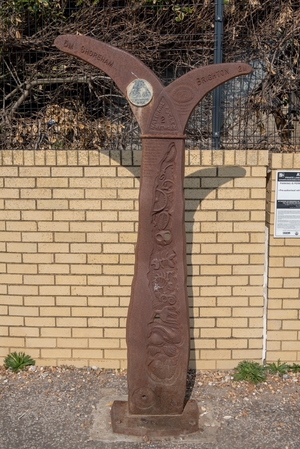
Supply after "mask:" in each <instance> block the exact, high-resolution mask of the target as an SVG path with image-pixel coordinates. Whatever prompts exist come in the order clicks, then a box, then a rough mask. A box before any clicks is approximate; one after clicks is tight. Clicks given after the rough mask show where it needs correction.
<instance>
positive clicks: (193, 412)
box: [111, 399, 199, 438]
mask: <svg viewBox="0 0 300 449" xmlns="http://www.w3.org/2000/svg"><path fill="white" fill-rule="evenodd" d="M111 423H112V428H113V432H115V433H122V434H125V435H135V436H142V437H143V436H146V435H147V436H148V437H152V438H153V437H155V438H159V437H169V436H179V435H186V434H189V433H193V432H197V431H198V430H199V409H198V405H197V402H196V401H195V400H193V399H192V400H190V401H188V402H187V403H186V406H185V408H184V410H183V412H182V414H180V415H133V414H130V413H129V411H128V403H127V402H126V401H115V402H114V403H113V405H112V409H111Z"/></svg>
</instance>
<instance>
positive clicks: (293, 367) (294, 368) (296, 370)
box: [288, 363, 300, 373]
mask: <svg viewBox="0 0 300 449" xmlns="http://www.w3.org/2000/svg"><path fill="white" fill-rule="evenodd" d="M288 367H289V371H291V372H292V373H300V365H299V364H298V363H293V365H288Z"/></svg>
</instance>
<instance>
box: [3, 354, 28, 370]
mask: <svg viewBox="0 0 300 449" xmlns="http://www.w3.org/2000/svg"><path fill="white" fill-rule="evenodd" d="M31 365H35V361H34V360H33V359H32V358H31V357H30V355H25V353H24V352H19V353H17V352H12V353H10V354H8V356H7V357H5V359H4V366H5V368H6V369H9V368H10V369H11V370H12V371H14V372H15V373H16V372H18V371H19V370H23V369H25V367H26V366H31Z"/></svg>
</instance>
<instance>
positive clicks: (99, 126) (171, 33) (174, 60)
mask: <svg viewBox="0 0 300 449" xmlns="http://www.w3.org/2000/svg"><path fill="white" fill-rule="evenodd" d="M216 2H217V4H218V3H219V0H216ZM222 2H223V5H222V6H223V14H222V33H219V36H220V37H219V38H218V39H221V40H222V42H221V44H220V42H219V44H220V45H221V47H222V58H223V62H235V61H238V60H243V61H245V62H248V63H250V64H251V65H252V67H253V69H254V71H253V73H252V74H251V75H249V76H247V77H242V78H237V79H235V80H233V81H231V82H228V83H227V84H226V85H224V86H223V88H222V89H221V93H220V106H216V103H215V102H214V100H213V95H212V94H209V95H208V96H207V97H206V98H205V99H204V100H203V101H202V102H201V104H200V105H199V106H198V107H197V108H196V110H195V111H194V113H193V115H192V116H191V118H190V120H189V123H188V126H187V133H186V134H187V140H186V145H187V148H200V149H209V148H211V147H212V145H213V143H214V142H213V111H214V113H216V107H217V109H218V111H217V112H220V114H219V119H220V120H219V121H220V135H219V141H218V145H217V146H220V147H221V148H228V149H230V148H247V149H249V148H265V149H268V150H270V151H295V150H296V151H297V150H298V147H299V146H300V127H299V121H298V120H299V119H298V117H299V113H300V103H299V95H300V94H299V87H298V86H299V83H300V70H299V49H300V0H297V1H292V0H264V1H263V0H222ZM215 7H216V4H215V2H213V1H210V0H200V1H197V0H194V1H184V0H181V1H179V0H178V1H177V0H108V1H104V0H96V1H91V0H26V1H25V0H17V1H15V0H2V2H1V3H0V42H1V47H0V48H1V53H0V99H1V106H2V107H1V113H0V147H1V148H9V147H13V148H19V149H35V150H39V149H48V148H57V149H60V148H63V149H66V148H89V149H92V148H94V149H98V150H101V149H102V148H105V149H115V148H121V149H124V150H126V149H139V148H140V144H139V138H138V136H139V129H138V125H137V123H136V122H135V120H134V118H133V115H132V113H131V111H130V108H129V106H128V104H127V103H126V100H125V99H124V98H123V96H122V95H121V94H120V92H119V91H118V89H117V88H116V87H115V85H114V84H113V82H112V81H111V79H109V78H108V77H107V76H106V75H105V74H104V73H101V72H100V71H99V70H97V69H94V68H93V67H91V66H88V65H87V64H84V63H83V62H81V61H79V60H77V59H75V58H72V57H69V56H67V55H65V54H63V53H60V52H59V51H58V50H57V49H56V48H55V47H54V46H53V42H54V39H55V38H56V36H58V35H59V34H66V33H72V34H84V35H89V36H92V37H95V38H97V39H99V40H102V41H104V42H107V43H110V44H111V45H114V46H117V47H119V48H122V49H124V50H127V51H129V52H131V53H132V54H134V55H135V56H137V57H139V58H140V59H141V60H142V61H143V62H144V63H145V64H146V65H148V66H149V67H150V68H151V69H152V70H153V71H154V72H155V73H156V74H157V75H158V76H159V77H160V78H161V79H162V81H163V82H164V84H168V83H169V82H171V81H172V80H174V79H175V78H177V77H179V76H180V75H182V74H183V73H186V72H187V71H189V70H191V69H193V68H195V67H199V66H201V65H207V64H212V63H213V62H214V57H215V48H216V45H217V44H216V33H215V30H216V28H215V27H216V17H215V10H216V8H215ZM214 107H215V110H214Z"/></svg>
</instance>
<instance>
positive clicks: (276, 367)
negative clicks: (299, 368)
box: [266, 360, 290, 376]
mask: <svg viewBox="0 0 300 449" xmlns="http://www.w3.org/2000/svg"><path fill="white" fill-rule="evenodd" d="M266 369H267V370H268V371H269V373H270V374H278V375H279V376H283V375H284V374H287V372H288V371H289V370H290V367H289V365H287V364H286V363H281V362H280V360H278V361H277V362H273V363H268V364H267V365H266Z"/></svg>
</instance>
